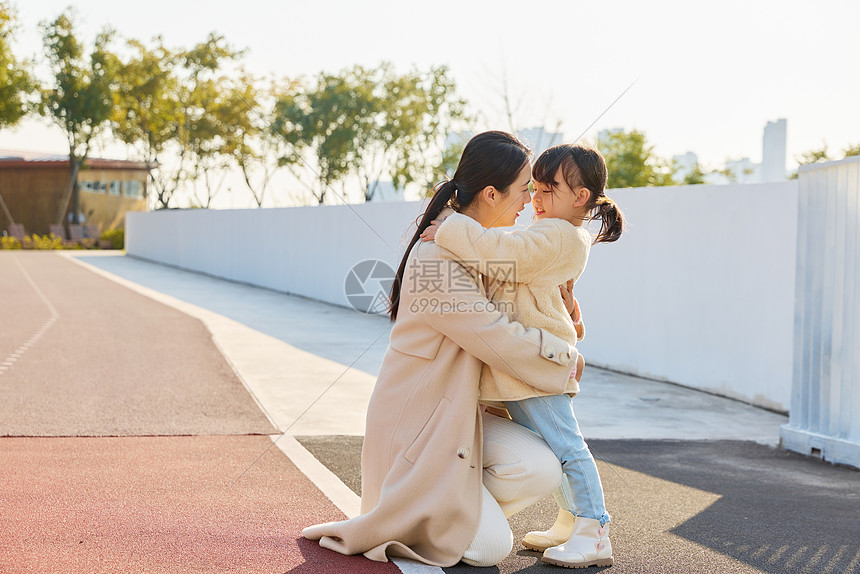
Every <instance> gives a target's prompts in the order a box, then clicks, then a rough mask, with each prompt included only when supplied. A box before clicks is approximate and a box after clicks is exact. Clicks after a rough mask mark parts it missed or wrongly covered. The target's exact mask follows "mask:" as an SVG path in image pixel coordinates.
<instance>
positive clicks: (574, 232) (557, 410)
mask: <svg viewBox="0 0 860 574" xmlns="http://www.w3.org/2000/svg"><path fill="white" fill-rule="evenodd" d="M532 180H533V182H534V187H535V194H534V197H533V198H532V204H533V206H534V209H535V219H536V221H535V223H533V224H532V225H531V226H530V227H528V228H526V229H521V230H513V231H504V230H500V229H484V228H483V227H481V226H480V225H479V224H478V223H477V222H476V221H475V220H474V219H472V218H469V217H465V216H463V215H460V214H456V213H455V214H451V215H449V216H448V217H447V218H446V219H445V220H444V221H442V222H436V223H434V225H432V226H431V227H428V228H427V230H426V231H425V232H424V234H423V235H422V238H423V239H425V240H428V241H429V240H433V239H435V241H436V243H437V244H438V245H439V246H440V247H443V248H445V249H448V250H449V251H451V252H453V253H454V254H455V255H456V256H458V257H459V258H461V259H462V261H463V262H464V263H466V264H469V262H470V261H471V265H472V266H473V267H474V268H475V269H477V270H479V271H480V272H481V273H483V274H485V275H486V276H488V277H490V278H492V279H494V280H495V281H496V283H495V285H494V288H495V290H494V291H492V290H491V293H492V297H491V298H492V300H493V301H494V302H495V303H496V304H497V305H498V306H499V308H501V309H502V310H505V311H507V312H510V313H511V318H512V319H514V320H517V321H519V322H521V323H522V324H523V325H526V326H530V327H540V328H544V329H546V330H547V331H549V332H551V333H553V334H554V335H557V336H559V337H561V338H563V339H565V340H567V341H568V342H570V343H571V345H575V343H576V341H577V340H581V336H582V334H583V330H582V328H581V327H580V326H579V325H575V324H574V320H573V319H572V317H571V314H573V315H575V316H577V323H580V322H581V318H580V317H579V309H578V306H573V305H572V306H571V307H570V308H569V307H568V306H566V303H565V297H564V296H563V291H564V289H565V285H564V284H567V285H568V290H569V289H570V287H569V283H568V281H569V280H571V279H572V280H573V282H575V281H576V280H577V279H578V278H579V276H580V274H581V273H582V271H583V269H585V264H586V262H587V260H588V252H589V248H590V246H591V244H592V237H591V235H590V233H589V232H588V231H587V230H586V229H585V228H584V227H583V222H585V221H586V220H593V219H599V220H601V222H602V225H601V229H600V232H599V233H598V235H597V238H596V239H594V240H593V243H600V242H607V243H608V242H612V241H616V240H617V239H618V238H619V237H620V236H621V232H622V228H623V218H622V214H621V211H620V210H619V209H618V207H617V206H616V205H615V203H614V202H613V201H612V200H611V199H610V198H609V197H607V196H606V194H605V188H606V182H607V172H606V164H605V162H604V161H603V157H602V156H601V155H600V153H599V152H598V151H597V150H594V149H591V148H588V147H585V146H580V145H560V146H556V147H554V148H551V149H549V150H547V151H545V152H544V153H543V154H541V156H540V157H539V158H538V160H537V162H536V163H535V165H534V168H533V170H532ZM560 286H561V289H559V287H560ZM491 289H492V288H491ZM544 351H545V352H546V353H549V354H552V353H553V350H552V349H544ZM557 352H562V351H557ZM576 355H577V356H576V357H562V358H564V359H569V360H571V361H574V360H575V361H576V364H577V368H576V369H575V371H574V373H575V379H574V377H573V375H572V378H571V384H570V385H569V386H568V388H567V389H566V390H565V392H566V393H567V394H559V395H552V394H547V393H545V392H541V391H539V390H536V389H535V388H533V387H531V386H529V385H527V384H525V383H523V382H522V381H521V380H517V379H515V378H513V377H511V376H509V375H507V374H505V373H501V372H498V371H497V370H495V369H492V368H490V367H487V366H486V365H485V366H484V369H483V371H482V373H481V383H480V394H481V401H482V402H491V401H494V400H503V401H504V404H505V406H506V407H507V410H508V412H509V413H510V415H511V418H512V419H513V420H514V421H515V422H517V423H519V424H521V425H523V426H525V427H528V428H530V429H532V430H533V431H535V432H537V433H538V434H540V435H541V436H542V437H543V438H544V440H546V442H547V444H549V446H550V448H551V449H552V450H553V452H554V453H555V454H556V456H557V457H558V458H559V460H560V461H561V464H562V469H563V471H564V478H563V479H562V482H561V486H560V487H559V488H558V490H557V491H556V493H555V498H556V501H557V502H558V504H559V507H560V508H559V513H558V518H557V519H556V521H555V524H553V526H552V527H551V528H550V529H549V530H547V531H543V532H530V533H529V534H528V535H526V537H525V538H524V539H523V545H525V546H526V547H527V548H531V549H533V550H538V551H543V558H542V561H543V562H547V563H550V564H556V565H559V566H566V567H573V568H584V567H588V566H609V565H611V564H612V563H613V558H612V546H611V544H610V542H609V528H608V526H607V523H608V522H609V520H610V518H609V514H608V513H607V512H606V508H605V505H604V499H603V487H602V485H601V483H600V476H599V474H598V472H597V466H596V465H595V463H594V458H593V457H592V455H591V452H590V451H589V449H588V445H587V444H586V442H585V440H584V439H583V437H582V433H580V431H579V425H578V423H577V421H576V416H575V415H574V412H573V405H572V402H571V397H572V396H573V395H574V394H576V392H577V391H578V390H579V387H578V385H577V381H578V380H579V378H580V377H581V375H582V369H583V367H584V361H583V360H582V357H581V356H579V354H578V352H577V353H576ZM511 367H512V370H514V371H515V369H516V365H511ZM569 395H570V396H569Z"/></svg>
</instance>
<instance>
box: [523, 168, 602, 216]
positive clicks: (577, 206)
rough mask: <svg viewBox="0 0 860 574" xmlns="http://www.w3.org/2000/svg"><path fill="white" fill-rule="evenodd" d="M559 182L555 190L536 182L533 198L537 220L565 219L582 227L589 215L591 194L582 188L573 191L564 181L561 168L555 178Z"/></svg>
mask: <svg viewBox="0 0 860 574" xmlns="http://www.w3.org/2000/svg"><path fill="white" fill-rule="evenodd" d="M553 179H554V180H555V181H557V182H558V185H556V186H555V189H553V188H552V187H550V186H549V185H548V184H546V183H541V182H539V181H535V182H534V188H535V193H534V195H533V196H532V206H534V209H535V219H546V218H547V217H552V218H555V219H564V220H565V221H569V222H570V223H572V224H573V225H577V226H579V225H582V222H583V220H584V219H585V217H586V216H587V215H588V212H587V210H586V209H585V203H586V202H587V201H588V196H589V195H590V192H589V191H588V190H587V189H586V188H585V187H582V186H578V187H577V188H576V189H571V188H570V186H569V185H568V184H567V182H566V181H565V180H564V174H563V173H562V170H561V168H558V171H557V172H556V173H555V176H553Z"/></svg>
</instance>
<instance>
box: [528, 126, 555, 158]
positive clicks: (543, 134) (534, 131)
mask: <svg viewBox="0 0 860 574" xmlns="http://www.w3.org/2000/svg"><path fill="white" fill-rule="evenodd" d="M517 137H518V138H519V139H520V141H522V142H524V143H525V144H527V145H528V146H529V147H530V148H531V150H532V152H533V153H534V155H535V157H537V156H539V155H540V154H542V153H543V152H545V151H546V150H548V149H549V148H551V147H553V146H556V145H559V144H560V143H562V142H563V140H564V134H563V133H562V132H548V131H546V128H543V127H537V128H526V129H524V130H520V131H518V132H517Z"/></svg>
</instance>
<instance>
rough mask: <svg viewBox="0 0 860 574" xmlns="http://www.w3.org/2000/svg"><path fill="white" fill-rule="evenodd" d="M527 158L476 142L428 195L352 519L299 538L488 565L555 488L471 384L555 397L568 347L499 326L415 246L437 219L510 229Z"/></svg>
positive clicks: (525, 196)
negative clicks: (511, 383) (531, 508)
mask: <svg viewBox="0 0 860 574" xmlns="http://www.w3.org/2000/svg"><path fill="white" fill-rule="evenodd" d="M528 159H529V152H528V149H527V148H526V147H525V146H523V145H522V144H521V143H520V142H519V141H518V140H517V139H516V138H515V137H513V136H511V135H510V134H506V133H503V132H485V133H482V134H479V135H477V136H475V137H474V138H472V139H471V140H470V141H469V143H468V144H467V145H466V147H465V149H464V150H463V156H462V158H461V159H460V163H459V165H458V166H457V171H456V173H455V174H454V177H453V178H452V179H451V180H450V181H447V182H445V183H443V184H442V185H440V186H439V187H438V188H437V189H436V192H435V194H434V196H433V198H432V200H431V201H430V204H429V206H428V208H427V211H426V212H425V214H424V217H423V219H422V220H421V223H420V225H419V226H418V230H417V231H416V233H415V235H414V236H413V238H412V241H411V243H410V244H409V247H408V249H407V251H406V254H405V255H404V257H403V260H402V262H401V264H400V267H399V269H398V271H397V276H396V278H395V281H394V285H393V287H392V297H391V318H392V320H393V321H395V323H394V326H393V327H392V330H391V340H390V345H389V348H388V350H387V352H386V354H385V358H384V360H383V363H382V367H381V368H380V371H379V377H378V379H377V383H376V387H375V388H374V391H373V395H372V396H371V399H370V404H369V406H368V412H367V428H366V431H365V439H364V449H363V451H362V499H361V515H360V516H358V517H356V518H353V519H351V520H346V521H342V522H333V523H327V524H320V525H316V526H311V527H308V528H306V529H305V530H304V532H303V534H304V536H305V537H306V538H309V539H311V540H319V541H320V545H321V546H323V547H326V548H330V549H332V550H336V551H338V552H341V553H343V554H357V553H364V555H365V556H367V557H368V558H370V559H372V560H379V561H387V559H388V557H393V556H401V557H406V558H412V559H414V560H419V561H421V562H425V563H427V564H432V565H435V566H451V565H453V564H456V563H457V562H458V561H460V560H461V559H462V560H463V561H464V562H466V563H468V564H472V565H475V566H491V565H494V564H496V563H498V562H500V561H501V560H502V559H504V558H505V557H506V556H507V555H508V553H510V551H511V547H512V544H513V542H512V535H511V530H510V527H509V526H508V524H507V520H506V518H505V516H506V515H507V516H510V515H511V514H513V513H515V512H517V511H519V510H521V509H522V508H525V507H526V506H528V505H529V504H532V503H534V502H536V501H537V500H540V499H541V498H543V497H544V496H546V495H548V494H549V493H551V492H552V491H553V490H554V489H555V488H556V487H557V486H558V484H559V481H560V480H561V473H560V467H559V463H558V461H557V460H556V458H555V457H554V455H553V454H552V451H550V450H549V448H548V447H547V446H546V444H545V443H543V442H542V441H541V440H540V439H538V438H536V437H535V435H533V434H531V433H529V431H526V430H525V429H523V428H522V427H519V425H516V424H515V423H513V422H511V421H508V420H505V419H502V418H500V417H493V416H492V415H488V414H483V415H482V414H481V410H480V408H479V406H478V381H479V378H480V373H481V366H482V364H483V363H487V364H488V365H491V366H492V367H493V368H494V369H497V370H499V371H502V372H505V373H507V374H509V375H510V376H513V377H516V378H518V379H519V380H522V381H525V382H526V383H528V384H530V385H532V386H534V387H536V388H539V389H541V390H544V391H546V392H550V393H561V392H563V390H564V389H565V388H566V386H567V383H568V379H569V378H570V374H571V370H572V369H573V367H574V365H573V364H572V363H571V360H570V359H571V351H572V349H571V347H570V345H568V344H567V342H565V341H564V340H562V339H560V338H558V337H556V336H554V335H552V334H550V333H548V332H546V331H544V330H541V329H526V328H524V327H523V326H522V325H520V324H519V323H514V322H511V321H509V320H508V318H507V316H506V315H505V314H504V313H502V312H501V311H499V310H497V309H495V308H494V306H493V304H492V303H491V302H490V301H489V300H488V299H487V297H486V293H485V286H484V285H483V282H482V281H481V278H480V276H479V275H478V274H477V273H476V272H475V271H473V270H472V269H470V268H468V267H465V266H462V265H461V264H460V263H459V262H458V261H457V260H456V258H455V257H454V256H453V254H452V253H451V252H449V251H446V250H445V249H442V248H440V247H439V246H437V245H436V244H435V243H424V242H420V241H419V239H420V236H421V233H422V232H423V231H424V229H426V228H427V227H428V226H429V225H430V222H431V221H433V220H434V219H436V218H437V217H438V216H439V215H440V214H442V212H443V209H445V208H448V207H451V208H453V209H455V210H456V211H459V212H460V213H463V214H466V215H469V216H470V217H473V218H474V219H476V220H477V221H478V222H479V223H481V225H483V226H484V227H494V226H498V227H507V226H511V225H513V224H514V221H515V220H516V216H517V215H518V213H519V211H521V210H522V209H523V207H524V206H525V204H526V203H527V202H528V201H529V199H530V197H529V191H528V184H529V181H530V180H531V166H530V165H529V161H528ZM482 478H483V482H482Z"/></svg>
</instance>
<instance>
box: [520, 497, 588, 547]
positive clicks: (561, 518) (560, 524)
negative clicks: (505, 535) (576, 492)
mask: <svg viewBox="0 0 860 574" xmlns="http://www.w3.org/2000/svg"><path fill="white" fill-rule="evenodd" d="M575 521H576V517H575V516H574V515H573V514H571V513H570V512H568V511H567V510H564V509H563V508H559V509H558V517H557V518H556V519H555V524H553V525H552V527H551V528H550V529H549V530H538V531H534V532H529V533H528V534H526V535H525V536H524V537H523V546H525V547H526V548H528V549H529V550H537V551H538V552H543V551H544V550H546V549H547V548H551V547H553V546H558V545H559V544H561V543H562V542H565V541H566V540H567V539H568V538H570V535H571V534H573V526H574V524H575Z"/></svg>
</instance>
